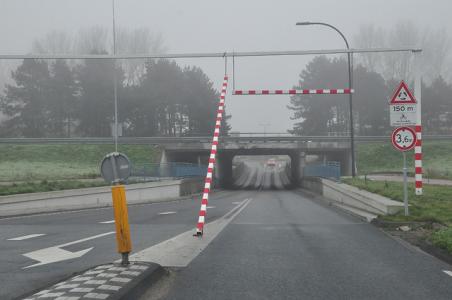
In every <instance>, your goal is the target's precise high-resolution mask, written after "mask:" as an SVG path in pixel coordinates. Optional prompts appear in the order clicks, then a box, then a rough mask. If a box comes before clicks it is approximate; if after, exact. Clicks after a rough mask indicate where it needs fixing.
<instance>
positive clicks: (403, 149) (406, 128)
mask: <svg viewBox="0 0 452 300" xmlns="http://www.w3.org/2000/svg"><path fill="white" fill-rule="evenodd" d="M402 130H408V131H409V132H411V133H412V134H413V137H414V138H413V142H412V143H411V144H410V146H409V147H406V148H402V147H399V145H397V143H396V142H395V138H394V137H395V135H396V134H397V132H399V131H402ZM416 141H417V137H416V132H415V131H414V130H413V129H411V128H410V127H398V128H396V129H394V130H393V131H392V135H391V142H392V145H393V146H394V148H396V149H397V150H400V151H410V150H411V149H413V148H414V146H416Z"/></svg>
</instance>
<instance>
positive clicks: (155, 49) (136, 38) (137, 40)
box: [116, 28, 166, 85]
mask: <svg viewBox="0 0 452 300" xmlns="http://www.w3.org/2000/svg"><path fill="white" fill-rule="evenodd" d="M165 50H166V49H165V47H164V46H163V38H162V36H161V35H158V34H153V33H152V32H151V31H150V30H149V29H148V28H137V29H127V28H118V30H117V32H116V51H117V53H118V54H150V53H163V52H165ZM119 63H120V65H121V67H122V68H123V70H124V72H125V80H126V82H125V83H126V84H127V85H134V84H137V83H138V82H139V79H140V78H141V77H142V76H143V74H144V73H145V72H146V67H145V60H144V59H134V60H121V61H120V62H119Z"/></svg>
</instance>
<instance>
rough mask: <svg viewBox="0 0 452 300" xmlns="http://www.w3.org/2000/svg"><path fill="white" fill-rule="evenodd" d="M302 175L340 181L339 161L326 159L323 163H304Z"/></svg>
mask: <svg viewBox="0 0 452 300" xmlns="http://www.w3.org/2000/svg"><path fill="white" fill-rule="evenodd" d="M304 176H306V177H322V178H329V179H334V180H337V181H340V179H341V163H340V162H337V161H327V162H325V163H324V164H315V165H306V166H305V167H304Z"/></svg>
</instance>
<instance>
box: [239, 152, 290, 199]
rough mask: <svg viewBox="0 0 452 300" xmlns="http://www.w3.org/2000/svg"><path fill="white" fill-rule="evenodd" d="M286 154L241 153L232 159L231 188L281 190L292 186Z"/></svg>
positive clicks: (288, 159) (288, 160)
mask: <svg viewBox="0 0 452 300" xmlns="http://www.w3.org/2000/svg"><path fill="white" fill-rule="evenodd" d="M291 172H292V171H291V159H290V157H289V156H287V155H277V156H274V155H259V156H251V155H243V156H235V157H234V158H233V161H232V188H234V189H257V190H270V189H273V190H282V189H288V188H291V187H293V186H294V184H293V183H292V176H291Z"/></svg>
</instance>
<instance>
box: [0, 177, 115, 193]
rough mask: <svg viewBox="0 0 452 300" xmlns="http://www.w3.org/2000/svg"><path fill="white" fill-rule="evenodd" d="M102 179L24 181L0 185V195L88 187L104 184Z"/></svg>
mask: <svg viewBox="0 0 452 300" xmlns="http://www.w3.org/2000/svg"><path fill="white" fill-rule="evenodd" d="M105 185H107V183H105V182H104V181H77V180H67V181H66V180H65V181H47V180H43V181H41V182H24V183H18V184H15V183H14V184H11V185H1V186H0V196H7V195H13V194H25V193H37V192H51V191H61V190H70V189H80V188H89V187H97V186H105Z"/></svg>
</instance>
